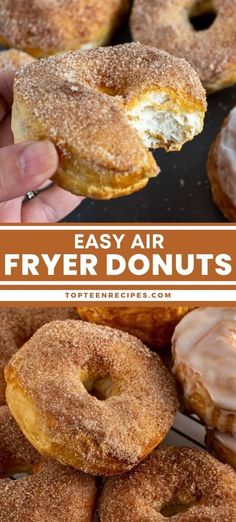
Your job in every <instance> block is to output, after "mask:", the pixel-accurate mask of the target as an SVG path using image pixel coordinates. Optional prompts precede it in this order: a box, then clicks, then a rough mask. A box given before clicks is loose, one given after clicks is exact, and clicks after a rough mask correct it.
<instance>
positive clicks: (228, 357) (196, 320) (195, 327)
mask: <svg viewBox="0 0 236 522" xmlns="http://www.w3.org/2000/svg"><path fill="white" fill-rule="evenodd" d="M235 331H236V308H199V309H196V310H194V311H192V312H190V313H189V314H188V315H186V316H185V317H184V318H183V319H182V320H181V321H180V323H179V324H178V325H177V327H176V329H175V332H174V335H173V340H172V342H173V345H172V347H173V360H174V365H173V372H174V375H175V376H176V378H177V379H178V380H179V381H180V383H181V385H182V387H183V392H184V396H185V401H186V405H187V406H188V408H189V409H190V410H191V411H193V412H195V413H196V414H197V415H198V416H199V417H200V419H202V420H203V421H204V422H205V424H206V425H207V426H209V427H210V428H215V429H217V430H218V431H226V432H229V433H232V434H236V351H235Z"/></svg>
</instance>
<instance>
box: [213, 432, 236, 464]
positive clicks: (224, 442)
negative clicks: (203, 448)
mask: <svg viewBox="0 0 236 522" xmlns="http://www.w3.org/2000/svg"><path fill="white" fill-rule="evenodd" d="M206 445H207V448H208V450H209V451H210V453H212V455H214V457H216V458H217V459H219V460H221V462H225V463H226V464H230V466H232V468H234V469H235V470H236V436H233V435H230V434H229V433H220V432H219V431H217V430H207V434H206Z"/></svg>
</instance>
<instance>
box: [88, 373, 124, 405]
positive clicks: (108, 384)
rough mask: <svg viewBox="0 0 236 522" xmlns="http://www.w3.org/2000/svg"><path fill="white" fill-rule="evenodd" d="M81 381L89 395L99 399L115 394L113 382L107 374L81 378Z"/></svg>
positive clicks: (105, 398)
mask: <svg viewBox="0 0 236 522" xmlns="http://www.w3.org/2000/svg"><path fill="white" fill-rule="evenodd" d="M82 383H83V385H84V387H85V388H86V390H87V392H88V393H89V395H91V396H92V397H95V398H96V399H98V400H99V401H106V400H107V399H109V398H110V397H113V396H114V395H117V393H115V391H114V389H115V386H114V382H113V381H112V379H111V378H110V377H109V376H106V377H90V378H86V379H84V380H82Z"/></svg>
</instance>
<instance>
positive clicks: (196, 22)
mask: <svg viewBox="0 0 236 522" xmlns="http://www.w3.org/2000/svg"><path fill="white" fill-rule="evenodd" d="M216 17H217V10H216V8H215V6H214V0H198V1H197V2H196V3H195V4H194V6H193V7H192V9H191V11H190V12H189V21H190V24H191V25H192V27H193V28H194V29H195V31H205V30H206V29H209V27H211V25H212V24H213V23H214V21H215V19H216Z"/></svg>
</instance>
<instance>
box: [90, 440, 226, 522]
mask: <svg viewBox="0 0 236 522" xmlns="http://www.w3.org/2000/svg"><path fill="white" fill-rule="evenodd" d="M235 499H236V475H235V473H234V471H233V470H232V469H231V468H230V467H229V466H226V465H224V464H221V463H220V462H218V461H217V460H215V459H214V458H213V457H211V456H210V455H208V454H207V453H206V452H203V451H199V450H196V449H191V448H173V447H163V448H161V449H158V450H156V451H155V452H153V453H152V455H150V456H149V457H148V459H147V460H146V461H144V462H142V463H141V464H140V465H139V466H138V467H137V468H135V469H134V470H132V471H131V472H130V473H128V474H126V475H123V476H119V477H111V478H109V479H107V480H106V482H105V486H104V489H103V492H102V496H101V499H100V508H99V515H100V520H101V522H118V521H121V520H122V521H123V522H159V521H160V522H161V521H164V520H172V518H173V520H174V521H176V522H203V521H204V522H213V521H214V522H234V521H235V520H236V500H235Z"/></svg>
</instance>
